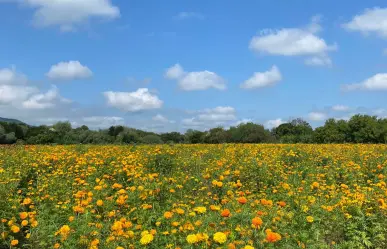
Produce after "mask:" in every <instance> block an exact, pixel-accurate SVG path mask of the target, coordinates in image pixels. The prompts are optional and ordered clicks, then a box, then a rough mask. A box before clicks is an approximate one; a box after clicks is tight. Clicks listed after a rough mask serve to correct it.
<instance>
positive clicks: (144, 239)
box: [140, 232, 154, 245]
mask: <svg viewBox="0 0 387 249" xmlns="http://www.w3.org/2000/svg"><path fill="white" fill-rule="evenodd" d="M153 238H154V237H153V235H152V234H150V233H148V232H146V233H143V234H141V239H140V243H141V245H148V244H149V243H151V242H152V241H153Z"/></svg>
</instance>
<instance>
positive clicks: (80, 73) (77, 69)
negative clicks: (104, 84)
mask: <svg viewBox="0 0 387 249" xmlns="http://www.w3.org/2000/svg"><path fill="white" fill-rule="evenodd" d="M92 75H93V73H92V72H91V70H90V69H89V68H88V67H86V66H83V65H82V64H81V63H80V62H79V61H69V62H59V63H58V64H56V65H53V66H51V68H50V71H49V72H48V73H47V74H46V76H47V77H48V78H50V79H52V80H75V79H86V78H89V77H91V76H92Z"/></svg>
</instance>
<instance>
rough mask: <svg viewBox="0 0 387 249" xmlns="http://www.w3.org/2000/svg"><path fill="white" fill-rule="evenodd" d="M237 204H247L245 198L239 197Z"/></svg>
mask: <svg viewBox="0 0 387 249" xmlns="http://www.w3.org/2000/svg"><path fill="white" fill-rule="evenodd" d="M238 202H239V203H240V204H246V203H247V199H246V197H243V196H242V197H239V198H238Z"/></svg>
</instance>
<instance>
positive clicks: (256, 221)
mask: <svg viewBox="0 0 387 249" xmlns="http://www.w3.org/2000/svg"><path fill="white" fill-rule="evenodd" d="M251 222H252V224H253V226H254V227H255V228H259V227H260V226H261V225H262V223H263V221H262V219H261V218H259V217H255V218H253V219H252V221H251Z"/></svg>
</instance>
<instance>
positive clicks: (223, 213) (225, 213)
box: [220, 209, 231, 217]
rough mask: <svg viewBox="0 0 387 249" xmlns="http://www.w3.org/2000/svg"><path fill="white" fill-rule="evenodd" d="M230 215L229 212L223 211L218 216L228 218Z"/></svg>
mask: <svg viewBox="0 0 387 249" xmlns="http://www.w3.org/2000/svg"><path fill="white" fill-rule="evenodd" d="M230 214H231V212H230V210H228V209H224V210H223V211H222V213H221V214H220V215H221V216H222V217H230Z"/></svg>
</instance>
